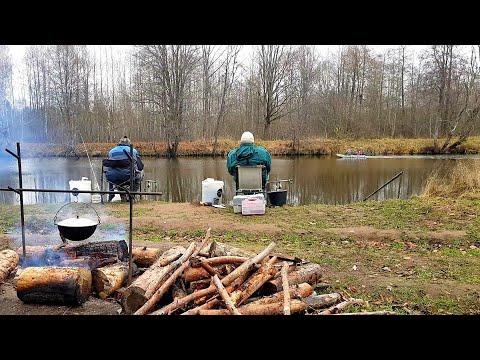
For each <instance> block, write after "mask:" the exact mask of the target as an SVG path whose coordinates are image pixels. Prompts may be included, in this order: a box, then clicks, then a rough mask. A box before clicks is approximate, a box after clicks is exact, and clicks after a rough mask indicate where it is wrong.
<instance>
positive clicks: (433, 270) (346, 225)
mask: <svg viewBox="0 0 480 360" xmlns="http://www.w3.org/2000/svg"><path fill="white" fill-rule="evenodd" d="M479 199H480V197H478V196H475V195H471V196H459V197H456V198H442V197H413V198H411V199H408V200H398V199H394V200H387V201H367V202H361V203H354V204H349V205H343V206H339V205H321V204H318V205H307V206H296V207H292V206H284V207H281V208H267V210H266V214H265V215H262V216H242V215H240V214H234V212H233V209H232V208H226V209H218V208H213V207H208V206H201V205H200V204H198V203H167V202H140V203H136V204H135V205H134V210H133V240H134V245H135V246H157V247H164V246H171V245H172V244H182V245H187V244H189V243H190V242H191V241H192V239H196V240H199V241H200V240H201V239H202V238H203V236H204V234H205V231H206V229H207V228H208V227H211V228H212V237H213V238H215V239H217V240H218V241H220V242H224V243H228V244H230V245H234V246H237V247H240V248H244V249H248V250H253V251H259V250H261V249H263V248H264V247H265V246H266V245H268V244H269V243H270V242H271V241H274V242H275V243H276V244H277V245H276V249H277V250H278V252H281V253H284V254H288V255H292V256H297V257H300V258H304V259H306V260H310V261H312V262H316V263H318V264H320V265H321V266H322V268H323V270H324V272H323V277H322V283H321V287H322V292H335V291H338V292H341V293H345V294H349V295H351V296H354V297H356V298H362V299H364V300H366V301H368V306H366V307H362V308H358V309H356V310H355V309H354V310H353V311H361V310H367V311H379V310H388V311H394V312H396V313H398V314H408V313H416V314H480V301H479V298H480V271H479V269H480V221H479V219H478V213H479V210H480V209H479V205H480V201H479ZM97 208H98V211H99V214H100V217H101V219H102V223H101V224H100V225H99V228H98V230H97V231H96V233H95V234H94V236H93V237H92V238H104V239H113V238H115V239H128V223H129V222H128V216H129V207H128V204H126V203H123V204H122V203H110V204H105V205H98V206H97ZM57 210H58V204H49V205H43V206H40V205H29V206H26V207H25V221H26V239H27V244H28V245H35V244H39V243H41V244H53V243H58V242H59V238H58V229H57V228H56V227H55V226H54V225H53V223H52V219H53V216H54V214H55V212H56V211H57ZM19 218H20V215H19V209H18V206H0V232H1V233H3V235H1V237H0V249H2V248H6V247H10V248H17V247H18V246H20V244H21V233H20V231H19ZM2 239H3V242H2V241H1V240H2ZM18 301H19V300H18ZM4 311H7V313H8V311H9V310H8V309H7V310H5V309H4ZM42 311H45V309H43V310H42ZM55 311H57V312H58V311H59V309H57V307H55ZM0 312H1V310H0ZM75 312H76V313H80V314H82V313H85V312H82V311H80V310H75ZM3 313H5V312H3ZM97 313H98V312H97Z"/></svg>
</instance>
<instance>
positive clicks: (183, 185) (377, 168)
mask: <svg viewBox="0 0 480 360" xmlns="http://www.w3.org/2000/svg"><path fill="white" fill-rule="evenodd" d="M474 158H480V156H478V155H477V156H468V157H467V156H449V157H448V156H443V157H438V156H437V157H435V156H395V157H387V156H385V157H373V158H367V159H340V158H336V157H331V156H321V157H294V158H286V157H273V161H272V170H271V172H270V180H286V179H292V183H291V184H290V185H289V186H288V196H287V203H288V204H291V205H303V204H319V203H322V204H347V203H350V202H355V201H362V200H363V199H364V198H365V197H367V196H368V195H370V194H371V193H372V192H374V191H375V190H376V189H377V188H379V187H380V186H382V185H383V184H385V183H386V182H387V181H388V180H390V179H391V178H393V177H394V176H395V175H396V174H398V173H399V172H401V171H403V175H401V176H400V177H398V178H397V179H395V180H394V181H392V182H391V183H390V184H389V185H387V186H386V187H385V188H384V189H382V190H380V191H379V192H378V193H377V194H376V195H374V196H372V197H371V198H370V199H389V198H397V197H399V198H408V197H410V196H411V195H417V194H420V193H421V192H422V190H423V186H424V183H425V180H426V179H427V177H428V176H429V175H430V174H431V173H432V171H436V170H440V171H443V172H445V171H448V170H449V169H451V168H452V167H453V165H454V164H455V162H456V161H469V159H474ZM91 160H92V166H93V170H94V173H95V177H96V179H97V181H98V182H99V184H100V179H101V166H102V165H101V159H100V158H94V159H91ZM143 160H144V163H145V180H156V181H157V184H158V190H157V191H159V192H162V193H163V195H162V196H161V197H159V198H158V199H159V200H163V201H171V202H193V201H201V199H202V180H204V179H206V178H214V179H215V180H221V181H224V195H223V199H222V203H223V204H226V205H227V204H229V203H230V201H231V199H232V197H233V196H234V195H235V194H234V192H235V188H234V183H233V179H232V177H231V176H230V175H229V174H228V172H227V169H226V167H225V162H226V159H225V158H218V157H217V158H209V157H201V158H179V159H175V160H169V159H164V158H148V157H144V158H143ZM22 171H23V188H42V189H67V190H68V189H69V180H79V179H81V177H82V176H84V177H88V178H89V179H91V180H95V177H94V176H93V175H92V170H91V166H90V163H89V161H88V159H87V158H80V159H72V158H41V159H40V158H26V159H23V160H22ZM8 186H11V187H18V170H17V161H16V160H15V159H14V158H13V157H12V156H10V155H8V154H7V155H6V156H5V155H2V157H0V188H7V187H8ZM105 196H106V195H105ZM65 202H70V194H62V193H34V192H25V193H24V203H25V204H34V203H65ZM18 203H19V196H18V195H16V194H14V193H12V192H7V191H0V204H18Z"/></svg>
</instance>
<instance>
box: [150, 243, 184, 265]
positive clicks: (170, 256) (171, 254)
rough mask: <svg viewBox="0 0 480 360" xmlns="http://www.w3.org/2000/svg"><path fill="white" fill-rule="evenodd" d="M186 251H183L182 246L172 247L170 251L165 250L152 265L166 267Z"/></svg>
mask: <svg viewBox="0 0 480 360" xmlns="http://www.w3.org/2000/svg"><path fill="white" fill-rule="evenodd" d="M186 250H187V249H185V248H184V247H183V246H173V247H171V248H170V249H168V250H165V251H164V252H163V254H162V255H160V257H159V258H158V259H157V261H155V263H154V264H155V265H158V266H167V265H168V264H170V263H172V262H174V261H175V260H177V259H178V258H180V256H182V255H183V254H185V251H186ZM152 265H153V264H152Z"/></svg>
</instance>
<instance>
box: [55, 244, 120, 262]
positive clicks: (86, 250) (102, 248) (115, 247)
mask: <svg viewBox="0 0 480 360" xmlns="http://www.w3.org/2000/svg"><path fill="white" fill-rule="evenodd" d="M59 250H60V251H64V252H65V253H66V254H67V255H73V256H76V257H78V256H91V255H92V254H95V253H102V254H112V255H117V257H118V259H119V260H120V261H127V260H128V245H127V243H126V242H125V240H108V241H90V242H87V243H85V244H80V245H72V244H68V245H67V246H65V247H63V248H61V249H59Z"/></svg>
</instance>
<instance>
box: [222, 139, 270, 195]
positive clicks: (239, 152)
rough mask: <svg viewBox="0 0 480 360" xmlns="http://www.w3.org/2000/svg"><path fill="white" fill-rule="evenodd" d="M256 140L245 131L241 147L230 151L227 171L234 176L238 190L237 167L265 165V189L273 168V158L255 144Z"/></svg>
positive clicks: (263, 177) (263, 176)
mask: <svg viewBox="0 0 480 360" xmlns="http://www.w3.org/2000/svg"><path fill="white" fill-rule="evenodd" d="M254 142H255V139H254V137H253V134H252V133H251V132H250V131H245V132H244V133H243V134H242V137H241V138H240V147H239V148H238V149H233V150H230V152H229V153H228V155H227V170H228V173H229V174H230V175H232V176H233V178H234V181H235V185H236V188H238V184H237V180H238V179H237V171H236V167H237V165H240V166H244V165H264V168H263V173H262V186H263V189H265V185H266V183H267V181H268V174H269V173H270V170H271V168H272V158H271V156H270V154H269V152H268V151H267V149H265V148H264V147H262V146H257V145H255V144H254Z"/></svg>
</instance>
